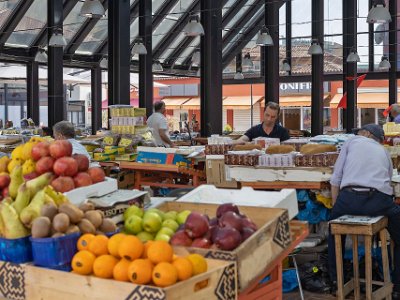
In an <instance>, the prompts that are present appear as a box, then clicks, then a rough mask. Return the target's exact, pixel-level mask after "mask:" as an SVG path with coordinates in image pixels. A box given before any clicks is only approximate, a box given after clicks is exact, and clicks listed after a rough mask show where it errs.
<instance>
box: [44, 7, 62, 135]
mask: <svg viewBox="0 0 400 300" xmlns="http://www.w3.org/2000/svg"><path fill="white" fill-rule="evenodd" d="M47 21H48V24H49V29H48V31H47V32H48V40H50V38H51V36H52V35H53V33H54V32H56V31H58V32H60V31H62V27H63V0H50V1H47ZM65 113H66V103H65V93H64V86H63V48H62V47H48V126H49V127H52V126H53V125H54V124H55V123H57V122H59V121H62V120H64V115H65Z"/></svg>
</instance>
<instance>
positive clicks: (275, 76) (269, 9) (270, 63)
mask: <svg viewBox="0 0 400 300" xmlns="http://www.w3.org/2000/svg"><path fill="white" fill-rule="evenodd" d="M279 7H280V3H279V1H276V0H266V1H265V26H266V27H267V28H268V29H269V33H270V34H271V37H272V40H273V41H274V45H273V46H267V47H261V51H264V58H265V67H264V68H265V103H267V102H270V101H272V102H277V103H279Z"/></svg>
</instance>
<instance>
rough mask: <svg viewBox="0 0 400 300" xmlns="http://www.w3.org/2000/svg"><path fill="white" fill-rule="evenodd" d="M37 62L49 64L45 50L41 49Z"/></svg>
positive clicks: (36, 56)
mask: <svg viewBox="0 0 400 300" xmlns="http://www.w3.org/2000/svg"><path fill="white" fill-rule="evenodd" d="M35 61H36V62H39V63H47V61H48V57H47V54H46V52H45V50H44V49H42V48H40V49H39V50H38V52H36V55H35Z"/></svg>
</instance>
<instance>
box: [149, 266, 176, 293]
mask: <svg viewBox="0 0 400 300" xmlns="http://www.w3.org/2000/svg"><path fill="white" fill-rule="evenodd" d="M152 278H153V282H154V284H155V285H156V286H159V287H167V286H170V285H173V284H175V283H176V282H177V281H178V271H177V269H176V268H175V267H174V266H173V265H172V264H170V263H167V262H161V263H159V264H158V265H156V266H155V267H154V269H153V276H152Z"/></svg>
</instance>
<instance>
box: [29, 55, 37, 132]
mask: <svg viewBox="0 0 400 300" xmlns="http://www.w3.org/2000/svg"><path fill="white" fill-rule="evenodd" d="M26 79H27V82H26V83H27V88H26V91H27V99H26V106H27V111H28V118H31V119H32V120H33V122H35V124H36V125H37V126H39V123H40V115H39V107H40V94H39V64H38V63H37V62H34V61H33V62H30V63H28V64H27V66H26Z"/></svg>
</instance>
